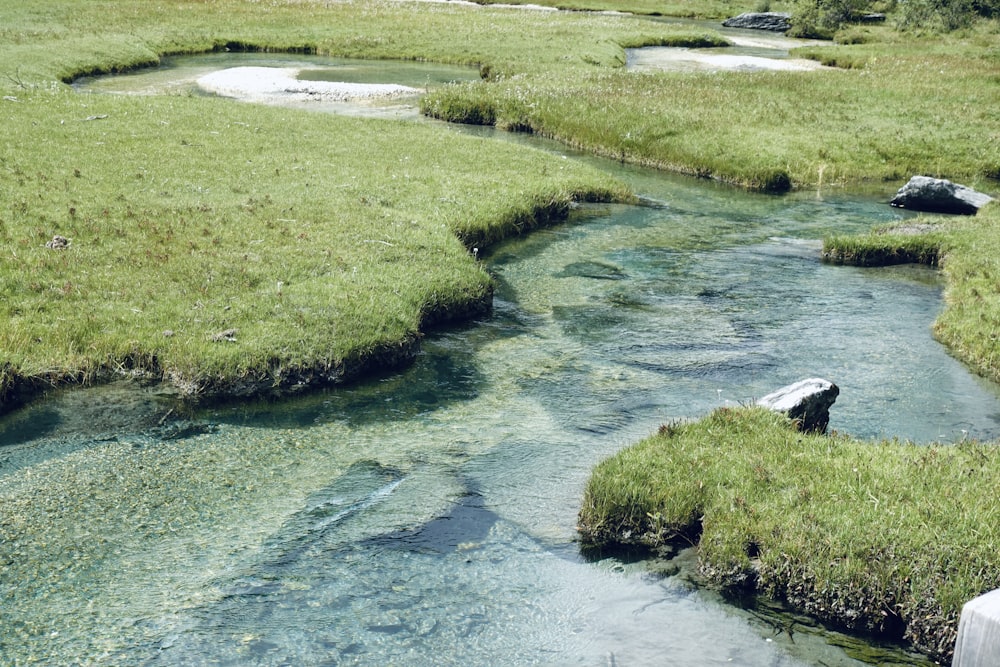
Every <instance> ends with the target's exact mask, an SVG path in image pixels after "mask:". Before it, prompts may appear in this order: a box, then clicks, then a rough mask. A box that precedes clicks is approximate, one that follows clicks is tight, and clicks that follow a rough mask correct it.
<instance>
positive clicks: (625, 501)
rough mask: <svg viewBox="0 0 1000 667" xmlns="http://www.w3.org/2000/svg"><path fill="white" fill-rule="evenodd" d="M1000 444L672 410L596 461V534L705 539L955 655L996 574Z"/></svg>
mask: <svg viewBox="0 0 1000 667" xmlns="http://www.w3.org/2000/svg"><path fill="white" fill-rule="evenodd" d="M997 484H1000V448H997V447H996V446H995V445H991V444H982V443H977V442H964V443H959V444H955V445H917V444H913V443H908V442H899V441H884V442H859V441H856V440H852V439H850V438H846V437H842V436H839V435H830V436H827V435H817V434H804V433H801V432H799V431H797V430H795V428H794V426H793V425H792V423H791V422H790V421H789V420H787V418H785V417H783V416H780V415H777V414H774V413H771V412H769V411H767V410H764V409H763V408H738V409H732V408H721V409H718V410H716V411H715V412H713V413H712V414H710V415H709V416H707V417H705V418H704V419H702V420H700V421H697V422H693V423H684V424H672V425H668V426H665V427H663V428H661V429H660V432H659V433H658V434H656V435H654V436H652V437H650V438H648V439H646V440H644V441H642V442H640V443H638V444H636V445H633V446H632V447H629V448H627V449H625V450H623V451H621V452H620V453H618V454H617V455H615V456H613V457H611V458H610V459H608V460H606V461H604V462H602V463H601V464H600V465H598V466H597V468H596V469H595V470H594V472H593V475H592V477H591V479H590V480H589V482H588V484H587V487H586V491H585V495H584V501H583V506H582V509H581V511H580V529H581V532H582V534H583V536H584V538H585V539H586V540H588V541H592V542H598V543H603V542H607V541H614V542H620V543H632V544H643V545H648V546H658V545H661V544H664V543H668V542H671V541H676V540H682V541H688V540H693V539H697V538H700V541H699V545H700V548H699V558H700V566H701V570H702V571H703V573H704V574H705V575H706V576H707V577H708V578H709V579H710V580H712V581H714V582H716V583H718V584H719V585H722V586H725V587H731V588H737V589H741V590H747V589H749V590H753V591H760V592H763V593H765V594H767V595H769V596H773V597H775V598H778V599H782V600H786V601H788V602H789V603H790V604H792V605H794V606H795V607H796V608H799V609H803V610H805V611H807V612H808V613H810V614H812V615H814V616H816V617H818V618H821V619H824V620H827V621H830V622H832V623H835V624H837V625H840V626H843V627H846V628H848V629H851V630H853V631H855V632H862V633H869V632H878V633H881V634H883V635H886V636H890V637H892V636H895V637H901V638H905V639H906V640H909V641H910V642H912V643H913V644H914V645H915V646H916V647H917V648H919V649H920V650H921V651H924V652H926V653H928V654H929V655H931V656H933V657H936V658H938V659H941V660H948V659H950V656H951V652H952V651H953V648H954V640H955V636H956V632H957V624H958V618H959V615H960V612H961V607H962V605H963V604H964V603H965V602H966V601H968V600H970V599H972V598H973V597H975V596H977V595H979V594H980V593H982V592H983V591H987V590H990V589H993V588H997V587H1000V562H998V561H997V559H996V544H997V540H998V539H1000V525H998V524H997V522H996V521H995V520H994V517H995V516H996V512H997V511H998V510H1000V507H998V501H997V498H996V494H995V493H994V489H995V488H996V485H997Z"/></svg>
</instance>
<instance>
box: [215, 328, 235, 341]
mask: <svg viewBox="0 0 1000 667" xmlns="http://www.w3.org/2000/svg"><path fill="white" fill-rule="evenodd" d="M209 339H210V340H211V341H212V342H213V343H221V342H223V341H225V342H228V343H235V342H236V329H226V330H225V331H220V332H219V333H216V334H212V335H211V336H209Z"/></svg>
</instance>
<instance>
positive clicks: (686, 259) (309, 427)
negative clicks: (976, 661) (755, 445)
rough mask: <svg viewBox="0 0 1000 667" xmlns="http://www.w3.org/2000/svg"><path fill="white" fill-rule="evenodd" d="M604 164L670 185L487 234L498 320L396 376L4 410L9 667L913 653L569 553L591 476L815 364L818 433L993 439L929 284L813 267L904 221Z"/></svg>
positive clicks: (872, 206)
mask: <svg viewBox="0 0 1000 667" xmlns="http://www.w3.org/2000/svg"><path fill="white" fill-rule="evenodd" d="M616 168H618V169H620V171H619V175H621V176H622V177H623V178H626V179H628V180H629V181H630V182H632V183H633V184H634V186H635V187H636V189H637V190H638V191H639V192H641V193H643V194H644V195H646V197H647V198H648V199H649V200H650V201H655V202H658V204H657V205H656V206H644V207H629V206H600V207H591V208H584V209H581V210H580V212H579V214H578V216H577V217H576V218H575V219H574V220H573V221H571V222H569V223H567V224H564V225H561V226H559V227H556V228H553V229H549V230H543V231H540V232H537V233H534V234H532V235H530V236H528V237H526V238H520V239H515V240H512V241H510V242H508V243H506V244H503V245H501V246H499V247H497V248H494V249H493V250H492V251H491V253H490V254H489V256H488V257H487V258H486V261H487V262H488V263H489V266H490V267H491V269H492V271H493V272H494V274H495V276H496V279H497V283H498V286H499V287H498V291H497V297H496V304H495V305H496V308H495V312H494V314H493V316H492V317H490V318H488V319H485V320H483V321H481V322H477V323H472V324H470V325H468V326H464V327H459V328H455V329H450V330H447V331H444V332H440V333H438V334H435V335H432V336H429V337H427V338H426V339H425V342H424V347H423V351H422V353H421V355H420V356H419V358H418V360H417V362H416V364H415V365H414V366H413V367H412V368H411V369H409V370H407V371H405V372H403V373H399V374H395V375H392V376H388V377H383V378H378V379H373V380H371V381H369V382H366V383H361V384H357V385H354V386H351V387H347V388H343V389H340V390H338V391H332V392H327V393H318V394H314V395H311V396H306V397H302V398H298V399H294V400H288V401H282V402H278V403H261V404H243V405H239V406H231V407H219V408H215V409H212V410H207V411H204V412H202V413H197V414H185V415H179V414H176V413H175V412H173V411H172V406H170V405H169V404H167V403H165V402H163V401H162V400H161V399H160V397H158V396H157V395H156V393H155V390H152V389H146V390H139V389H135V388H121V387H110V388H98V389H92V390H81V391H76V392H70V393H67V394H65V395H63V396H61V397H56V398H54V399H53V400H50V401H47V402H44V403H39V404H37V405H34V406H32V407H29V408H28V409H26V410H24V411H22V412H19V413H17V414H14V415H10V416H8V417H6V418H4V419H3V420H0V442H2V443H5V444H6V446H4V447H2V448H0V652H2V655H3V656H4V658H5V659H6V660H8V661H10V662H13V663H14V664H27V663H30V662H32V661H38V662H45V663H53V664H65V663H75V662H79V663H83V664H92V663H99V662H103V663H107V664H116V665H117V664H151V665H201V664H213V665H215V664H223V665H247V664H251V665H284V664H295V665H352V664H356V665H383V664H417V665H430V664H433V665H500V664H502V665H521V664H545V665H569V664H573V665H609V664H619V665H630V664H631V665H654V664H655V665H661V664H672V665H692V666H694V665H697V666H703V665H732V664H742V665H776V666H786V665H787V666H791V665H843V666H846V665H859V664H862V662H860V661H859V658H858V656H868V657H866V658H864V659H865V660H868V661H869V662H872V663H874V664H891V663H892V662H894V661H895V662H899V663H901V664H914V663H915V662H916V661H917V659H916V658H913V657H912V656H906V655H905V654H902V653H900V652H898V651H893V650H889V651H888V652H878V651H877V650H876V649H875V648H874V647H872V646H871V645H868V644H864V643H852V642H851V641H850V640H847V639H846V638H843V637H841V636H839V635H836V634H834V633H830V632H827V631H824V630H822V629H820V628H817V627H815V626H813V625H811V624H809V622H808V621H807V620H806V619H802V618H799V617H796V616H791V615H777V616H776V615H775V614H774V613H773V612H772V611H769V610H767V609H764V610H762V609H760V608H757V609H749V610H744V609H740V608H737V607H735V606H730V605H728V604H726V603H724V602H723V601H721V600H719V599H718V597H717V596H716V595H715V594H713V593H712V592H710V591H705V590H700V589H698V588H697V587H696V586H695V585H693V584H692V582H691V580H690V572H691V565H690V562H691V560H692V559H693V558H694V557H695V555H694V554H693V553H692V550H688V551H685V552H682V553H681V554H680V555H679V556H678V557H677V558H675V559H672V560H669V561H663V560H659V561H658V560H652V561H650V560H641V559H639V560H637V559H635V558H633V557H616V556H614V555H610V554H605V555H593V554H588V557H584V556H583V555H581V554H580V553H579V549H578V546H577V544H576V543H575V541H574V539H575V531H574V523H575V518H576V513H577V509H578V507H579V501H580V496H581V493H582V488H583V485H584V483H585V480H586V478H587V476H588V474H589V472H590V469H591V468H592V466H593V465H594V464H596V463H597V462H598V461H600V460H601V459H603V458H604V457H606V456H608V455H610V454H612V453H613V452H615V451H617V450H618V449H620V448H621V447H623V446H625V445H626V444H628V443H630V442H633V441H635V440H637V439H639V438H642V437H644V436H646V435H647V434H649V433H651V432H653V431H655V429H656V428H657V427H658V426H659V425H660V424H661V423H664V422H669V421H671V420H676V419H679V418H684V417H696V416H699V415H702V414H704V413H705V412H706V411H708V410H710V409H712V408H713V407H715V406H718V405H720V404H732V403H741V402H747V401H749V400H751V399H752V398H754V397H759V396H762V395H764V394H765V393H767V392H769V391H771V390H773V389H775V388H777V387H779V386H781V385H784V384H787V383H790V382H793V381H795V380H799V379H802V378H804V377H812V376H821V377H825V378H828V379H830V380H832V381H834V382H836V383H837V384H838V385H840V387H841V395H840V398H839V399H838V401H837V403H836V404H835V406H834V408H833V411H832V419H831V428H835V429H838V430H841V431H846V432H849V433H853V434H855V435H858V436H862V437H879V436H901V437H906V438H912V439H916V440H919V441H931V440H937V439H944V440H954V439H959V438H961V437H964V436H965V435H971V436H973V437H980V438H990V437H995V436H997V435H998V433H1000V416H998V409H997V408H998V405H1000V402H998V392H997V388H996V387H995V386H993V385H990V384H988V383H985V382H982V381H979V380H977V379H975V378H973V377H971V376H970V375H969V374H968V373H967V372H966V370H965V369H964V368H962V367H961V365H959V364H958V363H957V362H955V361H954V360H953V359H951V358H950V357H949V356H948V355H947V354H946V353H945V352H944V350H943V349H942V348H941V347H940V346H939V345H937V344H936V343H935V342H934V341H933V340H932V339H931V337H930V334H929V326H930V323H931V321H932V319H933V317H934V315H935V313H936V312H937V310H938V309H939V307H940V285H939V284H938V281H937V277H936V274H935V273H934V272H932V271H930V270H927V269H921V268H916V267H903V268H896V269H891V270H863V269H852V268H843V267H833V266H828V265H824V264H822V263H821V262H820V261H819V242H818V241H816V240H815V239H818V238H821V237H822V235H823V234H825V233H828V232H831V231H837V232H847V231H852V230H857V231H861V230H863V229H865V228H867V227H868V226H870V225H871V224H872V223H877V222H885V221H888V220H891V219H893V218H894V217H896V216H902V215H907V214H906V213H905V212H902V211H899V210H895V209H890V208H889V207H888V206H885V205H884V204H882V203H879V202H878V201H876V200H874V199H864V198H853V199H848V198H825V199H822V198H817V196H816V195H815V194H795V195H789V196H786V197H780V198H778V197H768V196H760V195H751V194H747V193H741V192H736V191H733V190H731V189H728V188H724V187H721V186H717V185H712V184H707V183H703V182H693V181H688V180H683V179H674V178H668V177H664V176H663V175H662V174H656V173H653V172H647V171H643V170H640V169H631V168H625V167H616ZM844 644H846V645H847V646H848V649H847V650H845V649H844V648H843V647H842V645H844ZM873 656H874V657H873Z"/></svg>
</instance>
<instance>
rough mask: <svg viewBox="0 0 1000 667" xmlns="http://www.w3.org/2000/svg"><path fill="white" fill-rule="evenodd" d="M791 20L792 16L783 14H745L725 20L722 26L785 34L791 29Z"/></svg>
mask: <svg viewBox="0 0 1000 667" xmlns="http://www.w3.org/2000/svg"><path fill="white" fill-rule="evenodd" d="M791 18H792V15H791V14H786V13H785V12H746V13H744V14H740V15H739V16H734V17H732V18H728V19H726V20H725V21H723V22H722V25H724V26H726V27H727V28H744V29H747V30H770V31H771V32H786V31H787V30H788V29H789V28H791V27H792V23H791Z"/></svg>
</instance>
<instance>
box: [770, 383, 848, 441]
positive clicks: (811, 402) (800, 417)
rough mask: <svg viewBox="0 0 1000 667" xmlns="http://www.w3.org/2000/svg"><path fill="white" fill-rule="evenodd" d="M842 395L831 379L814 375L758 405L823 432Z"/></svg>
mask: <svg viewBox="0 0 1000 667" xmlns="http://www.w3.org/2000/svg"><path fill="white" fill-rule="evenodd" d="M839 394H840V388H839V387H837V385H835V384H833V383H832V382H830V381H829V380H823V379H821V378H810V379H808V380H800V381H799V382H796V383H795V384H790V385H788V386H787V387H782V388H781V389H778V390H777V391H774V392H771V393H770V394H768V395H767V396H765V397H764V398H761V399H759V400H758V401H757V405H762V406H764V407H766V408H769V409H771V410H774V411H775V412H783V413H785V414H787V415H788V416H789V418H791V419H794V420H795V421H796V422H798V425H799V429H800V430H802V431H819V432H821V433H822V432H823V431H825V430H826V427H827V424H829V423H830V406H831V405H833V403H834V402H835V401H836V400H837V396H838V395H839Z"/></svg>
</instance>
